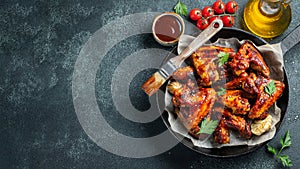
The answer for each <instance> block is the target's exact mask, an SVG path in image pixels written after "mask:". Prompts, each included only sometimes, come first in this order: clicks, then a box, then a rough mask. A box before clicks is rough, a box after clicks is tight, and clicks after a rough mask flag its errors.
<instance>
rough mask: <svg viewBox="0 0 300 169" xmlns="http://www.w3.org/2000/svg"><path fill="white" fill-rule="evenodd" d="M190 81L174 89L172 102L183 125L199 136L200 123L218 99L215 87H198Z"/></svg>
mask: <svg viewBox="0 0 300 169" xmlns="http://www.w3.org/2000/svg"><path fill="white" fill-rule="evenodd" d="M191 83H192V82H191V81H189V82H187V84H185V85H183V87H182V88H180V89H178V90H175V91H174V96H173V98H172V103H173V105H174V106H175V107H176V114H177V116H178V118H179V119H180V120H181V122H182V123H183V125H184V126H185V127H186V128H187V130H188V131H189V132H190V134H192V135H193V136H197V132H198V131H199V126H198V124H199V123H200V122H201V121H202V120H203V119H204V117H206V115H207V114H208V113H209V111H210V110H211V108H212V106H213V105H214V103H215V100H216V92H215V90H214V89H213V88H197V87H194V86H195V85H194V84H191Z"/></svg>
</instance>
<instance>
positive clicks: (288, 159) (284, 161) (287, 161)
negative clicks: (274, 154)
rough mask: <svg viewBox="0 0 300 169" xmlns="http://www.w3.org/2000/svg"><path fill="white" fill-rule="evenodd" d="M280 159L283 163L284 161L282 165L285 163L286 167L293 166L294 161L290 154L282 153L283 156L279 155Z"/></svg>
mask: <svg viewBox="0 0 300 169" xmlns="http://www.w3.org/2000/svg"><path fill="white" fill-rule="evenodd" d="M279 159H280V161H281V163H282V165H283V166H284V167H291V166H293V163H292V161H291V160H290V158H289V156H287V155H282V156H280V157H279Z"/></svg>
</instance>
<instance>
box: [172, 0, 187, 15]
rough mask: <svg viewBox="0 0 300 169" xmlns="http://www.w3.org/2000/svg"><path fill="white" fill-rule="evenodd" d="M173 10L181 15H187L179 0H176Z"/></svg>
mask: <svg viewBox="0 0 300 169" xmlns="http://www.w3.org/2000/svg"><path fill="white" fill-rule="evenodd" d="M174 11H175V12H176V13H178V14H179V15H183V16H186V15H187V7H186V5H185V4H184V3H182V2H181V1H180V0H178V3H177V4H176V5H175V7H174Z"/></svg>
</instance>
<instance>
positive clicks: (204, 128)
mask: <svg viewBox="0 0 300 169" xmlns="http://www.w3.org/2000/svg"><path fill="white" fill-rule="evenodd" d="M218 124H219V121H218V120H207V119H204V120H203V121H202V122H201V126H200V131H199V132H198V133H197V134H204V133H205V134H212V133H213V132H214V131H215V129H216V127H217V126H218Z"/></svg>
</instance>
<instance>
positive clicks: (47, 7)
mask: <svg viewBox="0 0 300 169" xmlns="http://www.w3.org/2000/svg"><path fill="white" fill-rule="evenodd" d="M183 2H184V3H186V4H187V5H188V8H189V9H191V8H192V7H200V8H201V7H203V6H205V5H209V4H212V3H213V1H185V0H183ZM246 2H247V1H246V0H241V1H239V5H240V9H239V13H238V15H237V16H236V23H235V26H236V27H241V19H242V16H241V13H242V10H243V8H244V6H245V4H246ZM175 3H176V0H172V1H163V0H161V1H131V0H130V1H124V2H123V1H109V0H105V1H90V0H74V1H57V0H49V1H46V0H41V1H34V0H32V1H17V0H9V1H8V0H1V1H0V30H1V31H0V115H1V118H0V119H1V121H0V134H1V135H0V168H7V169H8V168H24V169H25V168H212V169H214V168H239V169H242V168H257V169H260V168H282V166H281V165H280V164H279V163H277V162H276V161H275V160H274V158H273V157H272V156H271V155H270V154H268V153H267V152H266V150H265V147H261V148H259V149H257V150H256V151H255V152H252V153H250V154H247V155H243V156H240V157H235V158H226V159H223V158H213V157H208V156H205V155H201V154H199V153H196V152H194V151H193V150H190V149H189V148H187V147H186V146H184V145H183V144H180V143H179V144H177V145H176V146H174V147H173V148H171V149H169V150H167V151H164V152H162V153H160V154H158V155H155V156H150V157H146V158H130V157H123V156H119V155H115V154H113V153H110V152H109V151H107V150H104V149H103V148H101V146H98V145H99V144H98V145H97V144H96V143H99V142H101V140H96V139H92V138H93V136H91V135H89V136H91V137H89V136H88V134H86V131H87V130H84V127H83V126H82V121H81V122H80V121H79V119H80V118H79V117H78V116H77V115H78V112H77V110H78V109H77V108H78V107H77V108H76V106H75V105H74V102H76V99H77V95H76V92H74V88H76V87H78V86H76V85H77V84H76V85H75V87H74V83H72V82H74V75H76V72H75V70H76V69H75V68H76V64H75V63H76V61H77V60H78V59H80V57H79V56H82V55H81V54H82V53H80V51H82V49H83V47H84V46H86V45H87V44H86V43H87V42H88V40H89V39H90V38H91V37H93V36H94V33H95V32H97V31H98V30H99V29H101V28H102V27H104V26H105V25H107V24H111V23H113V22H114V21H115V20H117V19H119V21H118V22H119V23H118V22H117V23H113V24H114V28H115V27H117V28H118V26H120V25H122V20H123V19H122V17H123V16H125V15H129V14H136V13H144V12H163V11H171V10H172V8H173V6H174V4H175ZM292 7H293V19H292V22H291V24H290V26H289V28H288V30H286V32H285V33H284V34H283V35H282V36H280V37H277V38H275V39H273V40H272V41H271V42H272V43H276V42H280V41H281V39H283V38H284V37H285V36H286V35H287V34H288V33H289V32H291V31H292V30H293V29H294V28H295V27H296V26H297V25H298V24H299V23H300V15H299V14H300V13H299V9H300V3H299V2H298V1H293V2H292ZM145 19H147V18H145ZM148 19H149V18H148ZM124 22H126V20H125V21H124ZM146 25H147V23H146ZM131 26H134V25H131ZM128 28H131V27H130V26H129V27H128ZM120 29H121V31H124V30H125V31H126V30H127V28H126V27H123V28H120ZM103 45H107V44H103ZM150 48H159V49H163V50H167V51H170V50H171V48H163V47H161V46H160V45H158V44H157V43H156V42H155V41H154V40H153V38H152V36H151V34H142V35H134V36H130V37H128V38H126V39H123V40H121V41H119V42H117V43H116V44H115V45H114V46H113V47H112V48H111V49H110V50H109V51H108V53H106V55H105V57H104V58H103V59H102V60H101V62H100V63H99V65H96V66H97V70H96V76H95V79H94V82H93V83H95V84H94V85H95V88H94V90H95V96H96V101H97V104H98V106H99V109H100V110H101V112H102V114H103V116H104V118H105V120H106V121H107V122H108V123H109V125H110V126H111V127H112V128H113V129H114V130H116V131H118V132H120V133H123V134H124V135H127V136H128V137H132V138H146V137H151V136H155V135H159V134H160V133H162V132H164V131H165V130H166V127H165V125H164V123H163V122H162V120H161V118H157V119H156V120H154V121H153V122H149V123H135V122H133V121H130V120H127V119H126V118H124V117H123V116H122V115H120V114H119V111H120V110H119V111H118V108H117V107H116V106H115V105H114V104H113V102H114V100H113V98H112V96H113V94H112V93H111V89H112V88H114V87H118V84H117V86H112V81H113V79H114V78H113V75H114V73H115V70H118V67H119V65H120V64H121V63H122V60H124V58H126V57H127V56H130V55H132V54H134V53H135V52H138V51H140V50H146V49H150ZM89 50H92V49H87V50H86V51H83V53H84V52H86V53H88V51H89ZM299 53H300V45H299V44H298V45H297V46H295V47H294V48H293V49H291V50H290V51H289V52H288V53H286V55H285V56H284V62H285V67H286V71H287V76H288V81H289V84H290V93H289V94H290V98H289V106H288V110H287V114H286V116H285V117H284V120H283V123H282V126H281V128H280V130H279V132H278V133H277V134H276V136H275V138H274V139H273V140H271V141H270V144H271V145H273V146H279V140H280V136H282V135H284V133H285V132H286V131H287V130H290V134H291V136H292V141H293V144H292V147H291V148H288V149H286V150H284V154H288V155H289V156H290V158H291V159H292V161H293V163H294V166H293V167H292V168H299V167H300V160H299V159H300V153H299V152H300V149H299V145H300V134H299V132H298V130H299V128H300V123H299V107H298V106H299V105H300V100H299V95H300V86H299V80H300V79H299V77H300V71H299V68H300V63H299ZM100 54H101V53H100ZM138 66H139V65H138V64H132V65H130V67H132V70H134V68H135V67H138ZM86 69H89V67H86ZM129 70H130V69H129ZM151 72H153V70H146V71H143V72H142V73H140V74H148V75H150V74H151ZM121 74H122V73H121ZM117 75H118V74H117ZM123 75H124V72H123ZM125 75H126V73H125ZM138 75H139V74H138ZM138 75H136V76H135V77H133V82H135V83H130V84H129V89H128V90H129V97H130V99H129V100H130V102H129V103H131V104H132V105H133V107H134V108H136V109H137V110H138V111H141V112H142V111H146V110H148V109H149V107H150V105H149V103H148V101H147V98H146V96H145V95H141V93H140V91H139V92H136V91H138V90H139V88H138V87H139V86H138V85H137V84H141V79H139V78H138V77H139V76H138ZM125 79H126V78H125ZM88 83H89V81H87V86H88V85H89V84H88ZM81 84H83V83H81ZM85 87H86V86H84V85H83V86H81V88H83V89H84V88H85ZM121 87H122V85H121ZM72 89H73V90H72ZM114 89H115V88H114ZM120 90H121V89H120ZM87 99H88V98H87ZM119 99H122V98H119ZM125 99H126V98H125ZM127 100H128V99H127ZM87 104H89V103H87ZM86 110H91V109H90V108H87V109H86ZM78 111H79V110H78ZM76 112H77V114H76ZM86 113H91V112H88V111H87V112H86ZM81 120H82V119H81ZM83 121H84V120H83ZM89 125H90V124H89ZM93 125H95V126H96V125H97V124H93ZM85 129H86V128H85ZM103 130H104V129H103ZM99 131H101V129H100V130H99ZM87 132H88V131H87ZM106 134H107V135H104V136H107V137H110V135H109V134H110V133H106ZM104 136H103V138H102V139H104V140H105V138H104ZM94 138H97V135H96V136H94ZM100 138H101V136H100ZM112 138H113V136H112ZM117 139H118V138H116V140H117ZM173 139H174V138H173ZM170 140H172V139H171V138H170ZM170 142H171V141H170ZM114 143H115V140H111V143H110V145H114ZM149 144H151V143H149ZM152 144H153V145H152V146H153V147H154V149H155V148H157V147H155V145H158V144H159V143H155V144H154V143H152ZM137 146H139V145H137ZM116 147H118V146H117V145H116ZM119 148H120V147H119ZM123 148H124V150H125V149H126V150H127V149H128V151H129V152H128V153H129V154H127V155H128V156H130V151H131V149H130V147H129V148H128V147H123ZM132 148H134V147H132ZM112 149H113V147H112ZM116 149H117V148H116ZM116 149H115V150H112V151H116V152H118V151H120V152H122V151H123V149H122V147H121V150H120V149H119V150H116ZM125 154H126V153H125Z"/></svg>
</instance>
